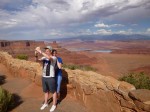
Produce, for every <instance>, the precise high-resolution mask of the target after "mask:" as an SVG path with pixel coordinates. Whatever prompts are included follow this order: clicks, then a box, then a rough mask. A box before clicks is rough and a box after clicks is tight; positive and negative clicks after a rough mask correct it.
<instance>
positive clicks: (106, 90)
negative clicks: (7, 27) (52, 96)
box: [0, 52, 150, 112]
mask: <svg viewBox="0 0 150 112" xmlns="http://www.w3.org/2000/svg"><path fill="white" fill-rule="evenodd" d="M0 64H2V65H4V66H6V67H7V69H8V71H10V75H13V76H15V77H22V78H27V79H30V80H31V81H33V82H34V83H36V84H37V85H39V86H41V69H42V67H41V65H40V64H39V63H35V62H30V61H24V60H19V59H14V58H13V57H12V56H11V55H9V54H8V53H6V52H0ZM63 82H64V84H67V85H66V86H67V91H68V92H69V91H71V93H72V95H73V96H74V97H76V99H77V100H78V101H79V102H80V103H82V104H83V105H85V106H86V108H87V109H88V110H89V112H150V91H149V90H145V89H143V90H136V89H135V87H134V86H133V85H131V84H129V83H126V82H123V81H118V80H116V79H114V78H113V77H110V76H103V75H101V74H98V73H95V72H92V71H89V72H86V71H80V70H69V69H63ZM63 87H64V86H62V90H63V89H64V88H63Z"/></svg>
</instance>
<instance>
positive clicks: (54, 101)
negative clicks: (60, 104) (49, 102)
mask: <svg viewBox="0 0 150 112" xmlns="http://www.w3.org/2000/svg"><path fill="white" fill-rule="evenodd" d="M56 103H57V93H56V92H55V93H54V94H53V105H56Z"/></svg>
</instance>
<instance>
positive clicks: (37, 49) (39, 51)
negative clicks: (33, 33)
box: [35, 47, 53, 61]
mask: <svg viewBox="0 0 150 112" xmlns="http://www.w3.org/2000/svg"><path fill="white" fill-rule="evenodd" d="M35 50H36V51H37V52H38V53H40V54H42V55H43V56H44V57H46V58H48V59H49V60H51V61H53V58H52V56H49V55H47V54H45V53H44V52H42V51H41V49H40V48H39V47H37V48H36V49H35Z"/></svg>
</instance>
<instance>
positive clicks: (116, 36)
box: [40, 34, 150, 41]
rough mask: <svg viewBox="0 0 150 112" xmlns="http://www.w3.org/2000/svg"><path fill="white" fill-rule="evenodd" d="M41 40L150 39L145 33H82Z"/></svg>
mask: <svg viewBox="0 0 150 112" xmlns="http://www.w3.org/2000/svg"><path fill="white" fill-rule="evenodd" d="M40 40H43V41H72V40H81V41H94V40H113V41H130V40H150V36H147V35H140V34H134V35H121V34H113V35H83V36H78V37H70V38H56V39H40Z"/></svg>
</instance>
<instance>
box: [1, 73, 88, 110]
mask: <svg viewBox="0 0 150 112" xmlns="http://www.w3.org/2000/svg"><path fill="white" fill-rule="evenodd" d="M0 73H1V72H0ZM1 75H2V73H1ZM1 86H2V87H3V88H4V89H6V90H8V91H9V92H11V93H13V94H15V95H17V96H19V97H20V101H19V102H20V104H19V105H18V106H17V107H15V108H14V109H13V110H11V112H49V109H50V108H51V105H52V103H50V105H49V106H48V108H46V109H44V110H42V111H41V110H40V107H41V105H42V102H43V99H44V95H43V92H42V88H41V87H39V86H37V85H36V84H35V83H33V82H31V81H30V80H28V79H23V78H16V77H12V76H10V75H6V79H5V83H4V84H3V85H1ZM50 97H51V96H50ZM55 112H87V111H86V108H85V107H84V106H83V105H81V104H80V103H79V102H78V101H77V100H76V99H74V98H73V97H72V96H71V95H70V94H67V95H66V97H65V98H64V99H63V100H62V101H61V102H60V104H58V105H57V109H56V110H55Z"/></svg>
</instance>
